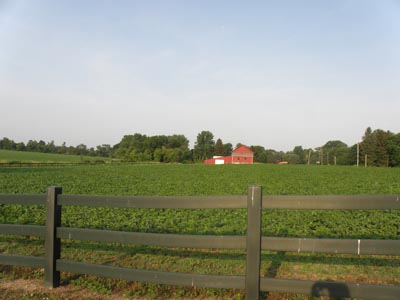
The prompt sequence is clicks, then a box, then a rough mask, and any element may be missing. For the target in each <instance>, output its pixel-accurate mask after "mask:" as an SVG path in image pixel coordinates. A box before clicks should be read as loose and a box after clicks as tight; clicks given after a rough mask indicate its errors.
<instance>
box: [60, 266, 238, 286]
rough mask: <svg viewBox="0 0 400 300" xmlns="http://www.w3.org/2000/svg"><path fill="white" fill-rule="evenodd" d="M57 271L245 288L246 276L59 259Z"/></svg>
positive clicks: (161, 282)
mask: <svg viewBox="0 0 400 300" xmlns="http://www.w3.org/2000/svg"><path fill="white" fill-rule="evenodd" d="M57 271H63V272H72V273H78V274H86V275H95V276H100V277H108V278H114V279H124V280H132V281H140V282H150V283H158V284H170V285H181V286H192V287H209V288H234V289H244V276H231V275H203V274H187V273H171V272H160V271H150V270H140V269H131V268H123V267H113V266H105V265H95V264H89V263H82V262H75V261H67V260H57Z"/></svg>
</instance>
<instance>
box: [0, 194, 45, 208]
mask: <svg viewBox="0 0 400 300" xmlns="http://www.w3.org/2000/svg"><path fill="white" fill-rule="evenodd" d="M46 197H47V195H46V194H38V195H35V194H32V195H18V194H10V195H4V194H0V204H22V205H45V204H46Z"/></svg>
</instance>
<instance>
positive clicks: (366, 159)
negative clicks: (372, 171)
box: [365, 154, 368, 167]
mask: <svg viewBox="0 0 400 300" xmlns="http://www.w3.org/2000/svg"><path fill="white" fill-rule="evenodd" d="M367 166H368V154H365V167H367Z"/></svg>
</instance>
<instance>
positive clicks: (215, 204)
mask: <svg viewBox="0 0 400 300" xmlns="http://www.w3.org/2000/svg"><path fill="white" fill-rule="evenodd" d="M246 201H247V198H246V196H102V195H59V196H58V204H59V205H77V206H97V207H98V206H105V207H116V208H182V209H195V208H226V209H231V208H246V207H247V202H246Z"/></svg>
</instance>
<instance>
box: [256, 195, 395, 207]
mask: <svg viewBox="0 0 400 300" xmlns="http://www.w3.org/2000/svg"><path fill="white" fill-rule="evenodd" d="M263 209H315V210H318V209H344V210H347V209H349V210H350V209H351V210H371V209H400V195H307V196H305V195H270V196H264V197H263Z"/></svg>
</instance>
